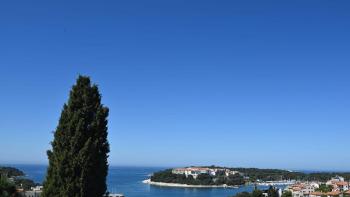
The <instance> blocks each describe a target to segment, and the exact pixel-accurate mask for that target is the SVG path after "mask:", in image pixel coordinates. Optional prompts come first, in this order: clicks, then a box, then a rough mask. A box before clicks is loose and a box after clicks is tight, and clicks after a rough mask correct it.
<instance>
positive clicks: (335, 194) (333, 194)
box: [327, 191, 340, 196]
mask: <svg viewBox="0 0 350 197" xmlns="http://www.w3.org/2000/svg"><path fill="white" fill-rule="evenodd" d="M339 194H340V191H332V192H327V195H328V196H338V195H339Z"/></svg>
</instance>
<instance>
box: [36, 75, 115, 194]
mask: <svg viewBox="0 0 350 197" xmlns="http://www.w3.org/2000/svg"><path fill="white" fill-rule="evenodd" d="M107 116H108V108H107V107H104V106H103V105H102V104H101V95H100V93H99V90H98V87H97V86H96V85H92V84H91V82H90V78H89V77H85V76H79V77H78V79H77V82H76V84H75V85H74V86H73V87H72V90H71V91H70V96H69V100H68V102H67V103H66V104H64V106H63V110H62V112H61V117H60V119H59V123H58V126H57V128H56V131H55V132H54V140H53V141H52V143H51V145H52V150H49V151H47V154H48V158H49V167H48V170H47V176H46V180H45V181H44V190H43V195H42V196H43V197H62V196H66V197H68V196H69V197H102V196H104V195H105V193H106V190H107V186H106V176H107V171H108V162H107V158H108V155H107V154H108V153H109V144H108V141H107Z"/></svg>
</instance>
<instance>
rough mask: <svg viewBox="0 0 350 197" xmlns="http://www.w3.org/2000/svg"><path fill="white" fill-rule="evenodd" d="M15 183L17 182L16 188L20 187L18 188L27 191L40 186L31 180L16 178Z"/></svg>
mask: <svg viewBox="0 0 350 197" xmlns="http://www.w3.org/2000/svg"><path fill="white" fill-rule="evenodd" d="M14 181H15V182H14V183H15V185H16V186H18V187H19V186H21V188H23V189H25V190H29V189H30V188H31V187H35V186H37V185H39V184H37V183H35V182H34V181H33V180H30V179H23V178H16V179H15V180H14Z"/></svg>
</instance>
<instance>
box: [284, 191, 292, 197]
mask: <svg viewBox="0 0 350 197" xmlns="http://www.w3.org/2000/svg"><path fill="white" fill-rule="evenodd" d="M282 197H292V192H291V191H284V192H283V194H282Z"/></svg>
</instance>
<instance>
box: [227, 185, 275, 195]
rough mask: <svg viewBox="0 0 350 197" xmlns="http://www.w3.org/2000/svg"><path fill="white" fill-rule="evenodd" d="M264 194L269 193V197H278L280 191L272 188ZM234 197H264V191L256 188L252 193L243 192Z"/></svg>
mask: <svg viewBox="0 0 350 197" xmlns="http://www.w3.org/2000/svg"><path fill="white" fill-rule="evenodd" d="M264 192H267V196H268V197H278V190H277V189H276V188H274V187H272V186H270V188H269V189H268V190H267V191H264ZM232 197H264V194H263V191H261V190H259V189H256V188H255V189H254V190H253V191H252V192H251V193H249V192H241V193H237V194H236V195H235V196H232Z"/></svg>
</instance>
